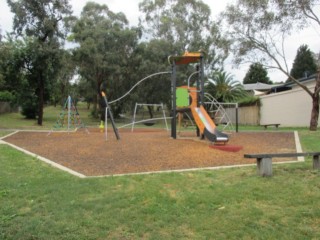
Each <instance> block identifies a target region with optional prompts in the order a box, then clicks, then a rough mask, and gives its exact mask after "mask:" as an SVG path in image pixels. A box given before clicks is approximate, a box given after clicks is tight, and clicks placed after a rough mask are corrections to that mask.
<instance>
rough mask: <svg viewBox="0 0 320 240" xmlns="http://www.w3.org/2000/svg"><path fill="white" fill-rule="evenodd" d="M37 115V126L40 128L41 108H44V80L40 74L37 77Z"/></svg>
mask: <svg viewBox="0 0 320 240" xmlns="http://www.w3.org/2000/svg"><path fill="white" fill-rule="evenodd" d="M38 98H39V106H38V107H39V111H38V112H39V113H38V125H39V126H42V121H43V106H44V79H43V77H42V74H40V77H39V96H38Z"/></svg>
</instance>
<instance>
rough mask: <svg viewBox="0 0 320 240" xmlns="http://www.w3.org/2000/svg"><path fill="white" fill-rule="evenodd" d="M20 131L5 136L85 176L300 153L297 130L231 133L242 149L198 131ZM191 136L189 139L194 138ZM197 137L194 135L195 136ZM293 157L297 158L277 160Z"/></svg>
mask: <svg viewBox="0 0 320 240" xmlns="http://www.w3.org/2000/svg"><path fill="white" fill-rule="evenodd" d="M47 135H48V133H43V132H18V133H16V134H14V135H12V136H10V137H7V138H5V139H3V140H4V141H6V142H9V143H12V144H14V145H17V146H19V147H21V148H23V149H26V150H28V151H30V152H33V153H35V154H37V155H40V156H43V157H45V158H48V159H50V160H51V161H54V162H56V163H59V164H61V165H63V166H65V167H68V168H70V169H72V170H75V171H77V172H79V173H82V174H84V175H86V176H99V175H111V174H124V173H138V172H148V171H163V170H177V169H188V168H203V167H216V166H228V165H238V164H250V163H255V159H245V158H243V155H244V154H245V153H281V152H296V146H295V140H294V133H292V132H291V133H284V132H246V133H245V132H240V133H232V134H231V135H230V141H229V142H228V143H227V145H229V146H237V147H238V146H241V147H242V149H241V150H240V151H238V152H228V151H221V150H219V149H215V148H210V147H209V146H210V144H211V143H209V142H207V141H203V140H201V141H200V140H198V138H197V137H196V136H194V132H191V133H183V134H182V136H181V137H182V138H183V139H176V140H174V139H171V138H170V132H166V131H135V132H133V133H132V132H129V131H125V130H121V131H120V137H121V140H119V141H117V140H116V138H115V136H114V134H113V132H109V133H108V140H107V141H106V140H105V135H104V133H101V132H99V131H98V130H92V129H90V134H87V133H86V132H84V131H78V132H73V133H61V132H53V133H51V134H50V135H49V136H47ZM189 138H190V139H189ZM191 138H193V139H191ZM274 160H275V161H279V160H281V161H284V160H286V161H288V160H293V159H292V158H291V159H290V158H282V159H274Z"/></svg>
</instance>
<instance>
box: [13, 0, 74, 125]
mask: <svg viewBox="0 0 320 240" xmlns="http://www.w3.org/2000/svg"><path fill="white" fill-rule="evenodd" d="M7 2H8V5H9V7H10V8H11V11H12V12H13V13H14V14H15V15H14V21H13V29H14V31H15V33H16V35H17V36H27V37H29V38H30V39H31V42H32V43H31V42H29V43H30V45H29V46H32V47H33V48H34V49H29V50H30V51H31V52H30V54H31V56H30V58H29V59H28V61H29V62H27V63H26V65H25V67H26V68H28V70H29V74H30V75H29V77H30V79H31V78H32V81H34V82H36V87H35V94H36V95H37V98H38V125H42V120H43V107H44V100H45V99H44V96H45V85H46V84H48V81H49V80H50V79H51V80H52V79H54V77H55V76H56V75H57V73H56V72H55V71H56V70H57V69H55V68H54V64H55V61H57V59H59V58H57V54H58V53H59V49H60V47H61V45H62V41H63V39H64V37H65V32H64V25H63V19H64V17H66V16H69V15H70V14H71V7H70V5H68V0H39V1H28V0H17V1H13V0H7ZM27 41H29V40H27ZM30 61H31V62H30Z"/></svg>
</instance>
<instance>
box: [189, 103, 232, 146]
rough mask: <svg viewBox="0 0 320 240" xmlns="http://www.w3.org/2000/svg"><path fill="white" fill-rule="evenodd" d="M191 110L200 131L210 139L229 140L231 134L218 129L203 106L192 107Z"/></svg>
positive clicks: (213, 140)
mask: <svg viewBox="0 0 320 240" xmlns="http://www.w3.org/2000/svg"><path fill="white" fill-rule="evenodd" d="M191 112H192V115H193V118H194V120H195V122H196V124H197V126H198V128H199V130H200V133H201V134H203V135H204V136H205V137H206V138H207V139H208V140H209V141H211V142H222V143H226V142H228V141H229V136H228V135H227V134H225V133H222V132H220V131H219V130H218V129H217V127H216V125H215V124H214V122H213V120H212V119H211V118H210V116H209V114H208V113H207V111H206V110H205V109H204V107H203V106H200V107H191Z"/></svg>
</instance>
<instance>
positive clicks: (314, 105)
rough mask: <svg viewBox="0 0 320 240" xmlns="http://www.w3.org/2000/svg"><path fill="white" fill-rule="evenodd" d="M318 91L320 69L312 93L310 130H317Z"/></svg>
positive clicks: (319, 90)
mask: <svg viewBox="0 0 320 240" xmlns="http://www.w3.org/2000/svg"><path fill="white" fill-rule="evenodd" d="M319 92H320V71H318V76H317V80H316V86H315V88H314V93H313V95H312V111H311V120H310V127H309V130H310V131H317V128H318V119H319Z"/></svg>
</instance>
